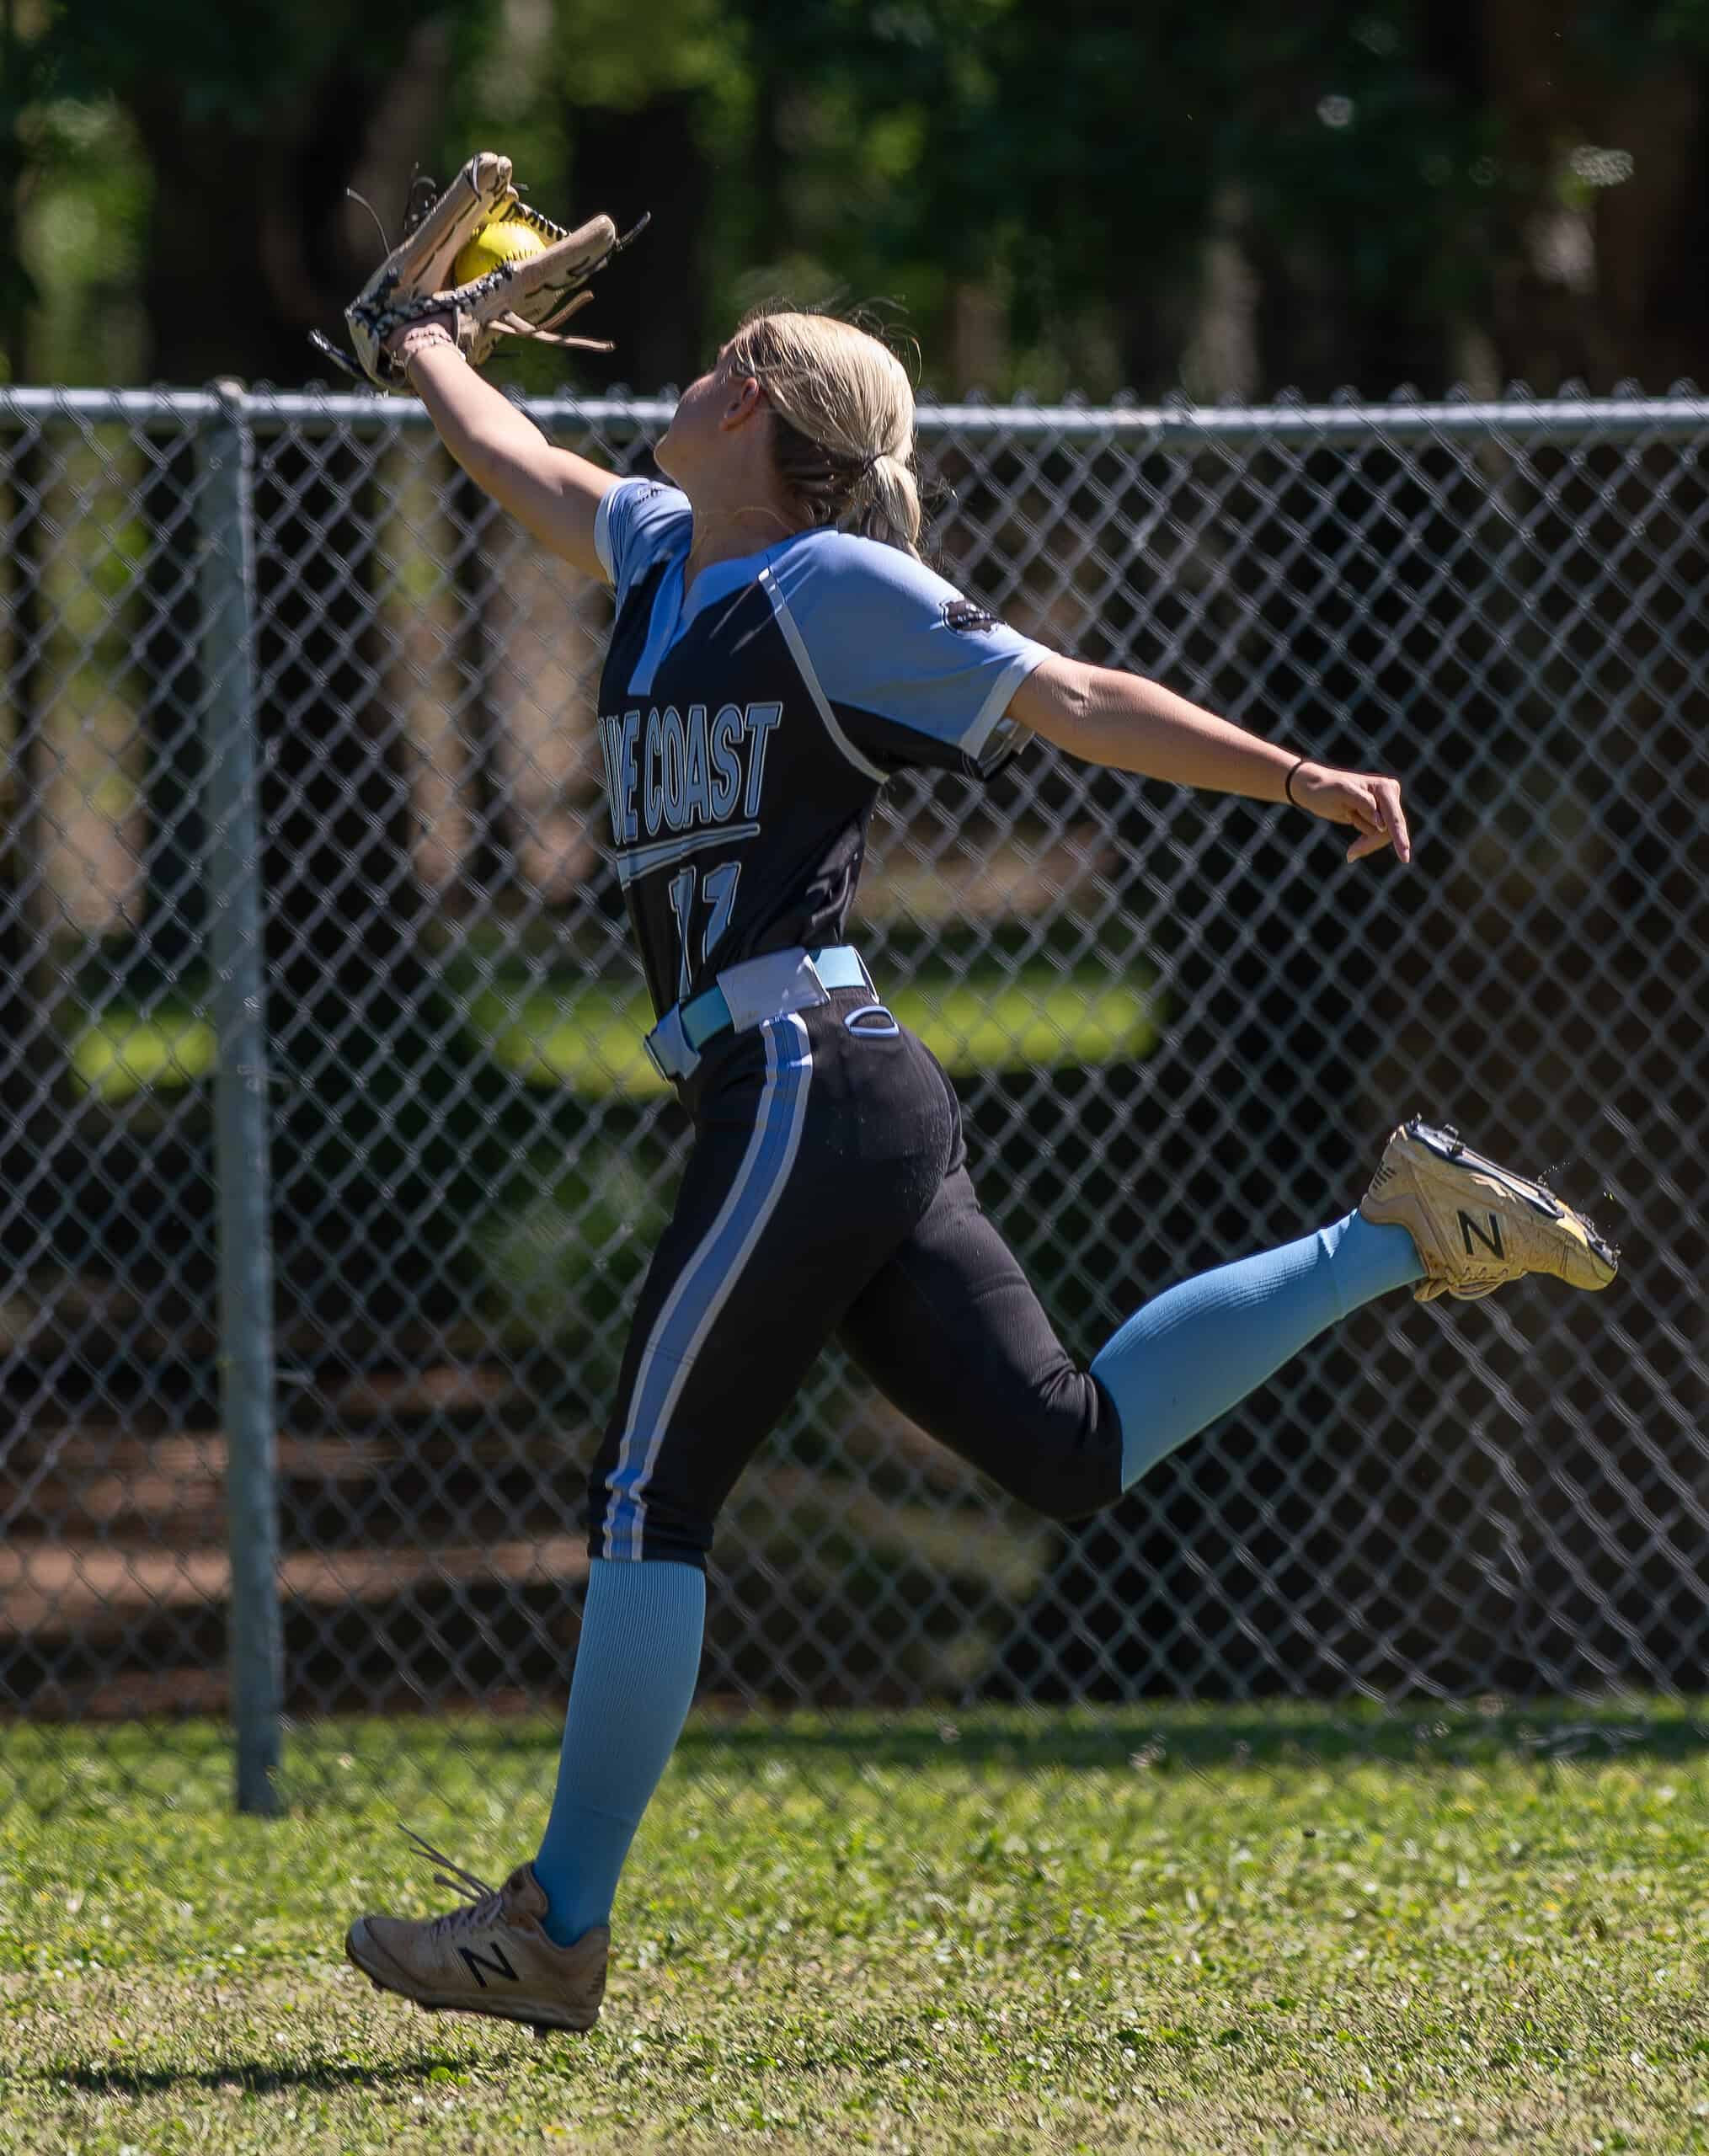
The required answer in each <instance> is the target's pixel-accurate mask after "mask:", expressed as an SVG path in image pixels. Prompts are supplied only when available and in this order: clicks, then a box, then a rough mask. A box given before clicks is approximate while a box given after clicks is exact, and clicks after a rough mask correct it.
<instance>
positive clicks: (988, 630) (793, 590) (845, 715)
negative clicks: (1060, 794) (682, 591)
mask: <svg viewBox="0 0 1709 2156" xmlns="http://www.w3.org/2000/svg"><path fill="white" fill-rule="evenodd" d="M761 580H762V581H763V582H765V583H766V587H767V590H768V591H769V593H770V595H771V599H772V611H773V613H774V614H775V615H776V616H777V622H778V624H779V626H780V627H781V628H782V631H783V633H784V636H785V637H786V638H788V641H789V644H790V648H791V650H792V651H793V654H794V657H795V660H796V664H798V666H799V667H800V668H801V670H802V672H803V674H804V675H805V677H806V679H807V683H808V686H809V691H812V693H813V694H814V698H815V701H817V702H820V716H821V718H826V717H827V714H828V718H827V723H828V726H829V728H830V732H831V733H832V734H833V736H834V737H836V738H839V739H841V741H842V743H843V744H844V745H845V747H846V749H848V750H852V752H853V755H854V758H855V760H857V761H860V760H866V761H867V762H868V763H869V764H871V765H874V766H878V767H879V771H880V772H881V773H882V774H888V773H889V772H890V771H897V770H900V769H903V768H905V766H910V765H927V766H933V767H935V768H937V769H938V770H948V771H962V772H964V774H966V775H967V776H969V777H989V776H991V773H992V772H993V771H996V768H997V767H998V766H999V765H1001V764H1002V763H1004V762H1006V761H1007V759H1008V757H1009V755H1011V754H1012V751H1013V750H1015V749H1016V748H1017V746H1018V745H1019V744H1020V742H1021V741H1022V740H1023V739H1026V736H1025V734H1024V733H1023V732H1022V731H1021V730H1020V729H1017V728H1016V726H1015V724H1014V723H1013V721H1012V720H1011V719H1010V718H1008V716H1007V713H1008V707H1009V703H1010V702H1011V700H1012V697H1013V696H1014V693H1015V691H1016V690H1017V689H1018V688H1019V686H1021V684H1022V682H1023V681H1024V680H1026V678H1027V676H1028V675H1029V674H1030V673H1031V672H1032V671H1033V668H1034V667H1035V666H1037V665H1039V664H1040V662H1041V661H1042V660H1044V659H1048V658H1049V656H1050V653H1049V649H1048V648H1047V647H1046V646H1045V645H1044V644H1041V643H1034V642H1033V640H1032V638H1030V637H1023V636H1022V635H1021V634H1019V632H1017V631H1016V630H1014V629H1011V628H1009V627H1006V626H1005V624H1004V623H1002V622H999V621H997V620H996V619H994V618H993V616H991V615H990V614H989V613H987V612H986V611H985V608H984V607H983V606H980V605H979V604H977V602H976V601H975V600H970V599H967V598H965V597H964V596H963V595H962V594H961V593H960V592H959V591H958V590H956V588H955V586H954V585H953V584H948V583H946V582H945V581H944V579H943V578H942V577H941V576H937V575H935V574H933V573H932V570H930V569H928V568H926V567H925V566H924V565H923V563H920V562H916V560H915V559H914V558H913V557H912V556H911V555H909V554H905V553H903V552H901V550H900V548H899V547H887V546H884V545H883V544H882V543H881V542H879V541H877V540H873V539H862V538H857V537H856V536H854V535H852V533H848V532H841V531H815V532H809V533H807V534H805V535H804V536H803V537H802V538H800V539H799V540H798V541H795V542H793V543H792V544H790V545H788V547H783V548H782V549H780V550H778V552H776V553H774V554H773V556H772V560H771V563H770V566H769V568H767V570H766V574H765V576H764V578H762V579H761Z"/></svg>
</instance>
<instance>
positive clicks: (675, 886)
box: [670, 861, 742, 1003]
mask: <svg viewBox="0 0 1709 2156" xmlns="http://www.w3.org/2000/svg"><path fill="white" fill-rule="evenodd" d="M741 873H742V864H741V862H740V861H721V862H719V863H718V867H716V868H708V870H707V872H706V875H705V877H704V878H702V876H701V874H700V872H699V870H698V869H695V868H685V869H684V870H683V871H682V873H681V875H680V876H673V877H672V878H671V879H670V910H671V912H672V913H674V914H675V915H676V940H677V943H678V945H679V947H681V953H682V960H681V965H680V966H679V968H678V969H677V976H676V1000H677V1001H678V1002H679V1003H680V1002H681V1001H682V999H683V997H684V996H685V995H687V993H688V991H689V988H690V986H691V985H692V981H693V977H694V963H695V962H694V959H693V957H692V951H693V942H692V935H693V926H694V909H695V906H696V904H697V902H698V901H700V900H702V899H703V900H704V902H705V904H706V905H708V906H709V907H710V908H711V909H712V910H711V912H710V913H709V914H708V915H707V922H706V928H705V931H704V932H703V933H702V937H701V939H700V963H701V964H702V965H704V964H705V963H706V961H707V960H708V958H710V957H711V956H712V954H713V952H714V951H715V950H716V949H717V948H718V941H719V938H720V937H722V936H723V934H724V931H725V929H727V928H728V927H729V925H730V915H731V913H732V911H733V910H734V907H735V903H736V884H737V882H738V881H739V880H740V876H741Z"/></svg>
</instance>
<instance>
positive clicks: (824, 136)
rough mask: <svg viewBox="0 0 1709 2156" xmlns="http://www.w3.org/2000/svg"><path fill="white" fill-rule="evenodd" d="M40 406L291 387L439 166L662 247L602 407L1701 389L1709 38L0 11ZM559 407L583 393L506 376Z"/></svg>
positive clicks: (625, 299)
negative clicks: (234, 387)
mask: <svg viewBox="0 0 1709 2156" xmlns="http://www.w3.org/2000/svg"><path fill="white" fill-rule="evenodd" d="M0 40H3V62H4V81H3V92H0V96H3V103H4V127H3V137H4V144H5V159H6V162H5V168H4V184H3V186H0V291H3V294H4V298H5V318H6V323H7V332H6V337H5V340H4V354H3V363H4V365H5V366H6V367H7V369H8V372H9V375H10V377H11V378H12V379H13V380H32V381H62V382H147V381H151V380H155V381H170V382H200V381H203V380H206V379H207V378H208V377H210V376H213V375H216V374H222V373H234V374H238V375H239V376H244V377H247V378H249V379H254V380H270V381H273V382H278V383H281V384H283V383H295V382H302V381H304V380H306V379H308V378H311V377H312V376H313V374H314V373H315V371H316V368H317V363H316V361H315V360H314V359H313V356H312V353H311V351H310V349H309V347H308V345H307V341H306V333H307V330H308V329H309V328H312V327H315V326H322V327H327V328H330V327H332V326H333V325H334V324H335V323H337V320H338V316H339V308H340V307H341V306H342V303H343V302H344V300H345V299H346V298H347V297H348V296H349V295H350V292H351V291H352V290H354V288H355V286H356V285H357V284H358V282H359V281H360V278H361V277H362V275H364V274H365V273H366V270H367V269H368V268H369V267H370V266H371V263H372V261H373V259H375V253H376V249H377V244H378V242H377V236H376V233H375V231H374V228H373V225H372V222H371V220H370V219H369V217H368V216H366V214H365V213H364V212H363V211H360V210H359V209H358V208H357V207H356V205H355V204H353V203H352V202H350V200H348V199H347V197H346V194H345V189H347V188H348V187H355V189H358V190H359V191H360V193H362V194H364V195H366V196H368V197H369V198H370V199H371V200H372V201H373V202H374V203H375V204H376V205H377V207H378V209H379V211H380V212H381V214H382V216H383V217H384V218H385V220H386V221H387V225H388V227H394V228H395V224H396V221H397V217H398V211H399V208H400V205H401V204H402V201H403V194H404V189H405V187H406V185H407V183H408V180H409V173H410V171H411V169H412V168H413V167H414V165H415V164H417V163H420V164H421V165H422V166H423V168H425V169H427V170H429V171H431V172H433V173H435V174H436V175H438V176H441V177H443V176H444V175H445V174H446V173H448V172H449V171H450V170H451V168H452V167H453V166H454V165H455V164H456V163H457V162H458V161H459V160H460V159H461V158H462V157H464V156H465V155H467V152H468V151H469V150H470V149H471V148H473V147H476V146H478V145H480V144H493V145H496V146H502V147H504V148H505V149H506V150H507V151H508V152H510V154H511V155H512V156H513V157H514V158H515V161H516V163H517V167H518V169H519V172H520V173H521V174H522V175H523V176H524V177H525V178H526V179H527V180H528V182H529V183H530V185H531V191H532V193H533V195H534V197H535V199H536V200H537V201H538V202H539V203H540V204H541V205H542V207H545V208H547V209H548V210H552V211H558V212H559V213H560V214H568V213H571V212H574V214H575V215H578V216H579V215H584V214H586V213H587V212H589V211H591V210H593V209H595V208H598V209H605V210H608V211H611V212H612V214H613V215H614V216H617V218H618V219H619V221H622V220H624V219H626V218H628V217H630V216H633V215H634V214H635V213H637V212H638V211H640V210H642V209H650V210H651V211H653V212H654V218H655V222H654V228H653V231H652V232H651V233H650V234H649V237H648V240H647V243H646V244H645V247H644V248H643V249H641V250H638V252H637V253H636V254H635V255H633V257H632V258H630V259H628V260H627V261H626V262H624V263H622V264H619V265H618V266H617V269H616V270H614V271H613V273H612V277H611V279H610V283H609V288H608V290H607V291H606V293H605V294H604V295H603V313H602V326H603V327H605V328H608V329H609V330H610V331H611V332H612V334H614V335H615V336H616V337H617V339H618V344H619V350H618V352H617V355H616V357H615V359H614V360H612V361H610V362H601V361H597V360H594V361H588V360H582V361H579V362H577V363H576V365H577V376H576V379H577V381H578V383H579V386H581V387H605V386H606V381H605V379H604V378H603V377H602V376H595V373H594V372H593V370H594V369H596V368H600V367H601V366H604V367H607V368H609V369H610V370H611V371H612V373H613V374H615V375H617V376H621V378H622V380H623V381H625V382H628V384H629V385H630V386H631V387H636V388H641V389H647V390H651V389H654V388H656V387H659V386H660V385H661V384H664V383H668V382H681V381H683V380H685V379H686V378H687V377H688V376H690V375H691V374H692V372H694V371H697V369H698V367H699V366H701V365H702V362H703V361H704V360H705V359H706V357H707V355H708V350H709V349H710V347H711V346H712V344H713V343H714V342H715V341H716V337H717V335H718V333H719V331H720V330H721V329H722V328H724V326H725V325H727V324H728V323H729V322H730V321H731V319H732V318H734V315H735V314H736V313H737V312H739V311H740V308H741V307H743V306H744V305H745V304H747V303H748V302H751V301H752V300H754V299H756V298H757V297H762V296H772V295H775V294H777V293H779V292H788V293H789V294H791V295H792V296H796V297H798V298H804V299H808V300H813V301H822V300H825V299H828V298H832V297H844V298H857V299H863V300H878V301H888V302H894V304H895V309H896V312H897V313H898V315H899V317H900V319H901V320H902V321H903V322H904V323H905V324H906V326H907V327H908V328H910V329H911V331H912V333H913V334H915V335H916V336H917V338H918V339H919V341H920V343H921V347H922V350H923V353H924V375H925V380H926V382H927V386H928V387H932V388H935V389H937V390H938V391H940V392H945V393H957V392H961V391H963V390H964V389H967V388H969V387H980V388H982V389H984V390H985V391H986V392H989V393H991V394H992V395H998V396H1001V395H1008V394H1012V393H1015V392H1030V393H1032V394H1034V395H1036V396H1039V397H1045V398H1048V397H1053V396H1055V395H1058V394H1060V393H1061V392H1065V391H1066V390H1069V389H1073V390H1076V391H1078V392H1083V393H1085V394H1087V395H1089V396H1094V397H1096V396H1101V395H1107V394H1109V393H1111V392H1115V391H1118V390H1121V389H1128V390H1131V391H1134V392H1137V393H1138V394H1140V395H1141V396H1152V395H1156V394H1160V393H1164V392H1170V391H1172V390H1176V389H1184V390H1185V391H1186V392H1188V393H1189V394H1190V395H1192V396H1194V397H1196V398H1205V399H1214V398H1226V397H1236V398H1248V397H1252V396H1263V395H1266V394H1268V393H1272V392H1275V391H1277V390H1279V389H1281V388H1284V387H1295V388H1298V389H1300V390H1301V391H1304V392H1306V393H1308V394H1322V393H1325V392H1329V391H1332V390H1333V389H1334V388H1336V387H1338V386H1341V385H1343V384H1346V383H1353V384H1356V385H1357V386H1358V387H1359V388H1360V389H1362V390H1364V391H1365V392H1367V393H1370V394H1372V395H1379V396H1380V395H1384V394H1386V393H1388V392H1391V391H1393V390H1394V389H1396V388H1397V387H1402V386H1403V385H1411V386H1413V387H1417V388H1418V389H1419V390H1421V391H1422V392H1424V393H1427V394H1429V393H1433V392H1439V391H1441V390H1442V389H1444V388H1445V387H1447V386H1448V385H1449V384H1450V383H1451V382H1456V381H1458V382H1466V383H1468V384H1470V385H1471V387H1474V388H1477V389H1480V390H1486V391H1487V390H1493V389H1495V388H1497V387H1499V386H1501V385H1502V384H1503V382H1508V381H1509V380H1523V381H1525V382H1528V383H1529V384H1530V386H1531V387H1534V388H1535V389H1537V390H1540V391H1544V392H1548V391H1552V390H1554V389H1556V388H1557V387H1560V385H1561V384H1562V383H1563V382H1573V381H1582V382H1586V383H1588V384H1589V385H1590V386H1591V387H1593V388H1596V389H1600V390H1606V389H1609V388H1611V387H1614V386H1615V384H1616V383H1617V382H1621V380H1632V381H1637V382H1642V384H1643V385H1645V386H1646V387H1649V388H1650V389H1652V390H1658V389H1662V388H1664V387H1667V386H1668V385H1669V383H1671V382H1673V381H1674V380H1675V379H1677V378H1680V377H1682V376H1690V375H1691V374H1693V373H1694V371H1695V372H1698V373H1701V352H1702V350H1703V348H1704V342H1705V334H1706V331H1709V275H1706V274H1705V273H1706V270H1709V122H1706V87H1709V0H1429V4H1426V0H1297V4H1295V5H1294V6H1293V7H1290V8H1276V7H1274V5H1270V4H1265V3H1264V0H1221V4H1220V5H1219V6H1217V7H1215V8H1205V7H1204V6H1202V5H1199V4H1196V0H1156V4H1154V5H1151V6H1149V7H1145V8H1137V7H1135V6H1134V5H1133V4H1132V0H1055V4H1053V5H1050V6H1048V7H1047V6H1044V5H1043V4H1041V0H881V3H878V4H875V0H444V3H443V4H439V5H431V4H427V0H372V4H370V5H368V6H366V7H363V8H345V7H342V6H339V5H335V4H334V0H265V4H264V0H219V4H217V5H216V4H215V0H151V5H150V6H148V7H147V8H138V7H136V5H135V4H134V0H77V4H76V5H75V6H72V5H70V4H67V0H3V29H0ZM510 366H511V367H512V369H513V370H514V371H515V376H516V378H517V379H518V380H519V381H520V382H523V383H524V384H526V386H530V387H545V386H547V384H549V383H552V382H557V381H561V379H562V363H561V362H560V361H558V360H553V359H551V358H549V357H548V356H547V355H527V356H526V357H525V358H519V359H516V360H512V361H511V362H510Z"/></svg>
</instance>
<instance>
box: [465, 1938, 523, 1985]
mask: <svg viewBox="0 0 1709 2156" xmlns="http://www.w3.org/2000/svg"><path fill="white" fill-rule="evenodd" d="M457 1952H458V1953H459V1954H461V1955H462V1957H463V1961H464V1963H465V1965H466V1966H467V1969H468V1972H469V1974H470V1975H471V1976H472V1977H473V1978H474V1980H475V1982H476V1983H478V1985H479V1986H480V1988H481V1989H482V1990H483V1991H484V1990H485V1989H486V1988H487V1980H486V1978H485V1977H483V1975H482V1974H481V1971H482V1970H483V1968H487V1969H490V1970H491V1971H492V1972H493V1974H494V1976H495V1977H509V1978H510V1981H511V1983H513V1984H514V1983H515V1982H516V1972H515V1970H514V1969H513V1968H512V1967H510V1962H509V1961H508V1960H507V1959H506V1958H505V1950H504V1948H503V1947H502V1946H494V1947H491V1948H489V1951H487V1952H486V1953H485V1954H477V1953H476V1951H475V1950H474V1948H473V1946H459V1947H458V1949H457Z"/></svg>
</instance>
